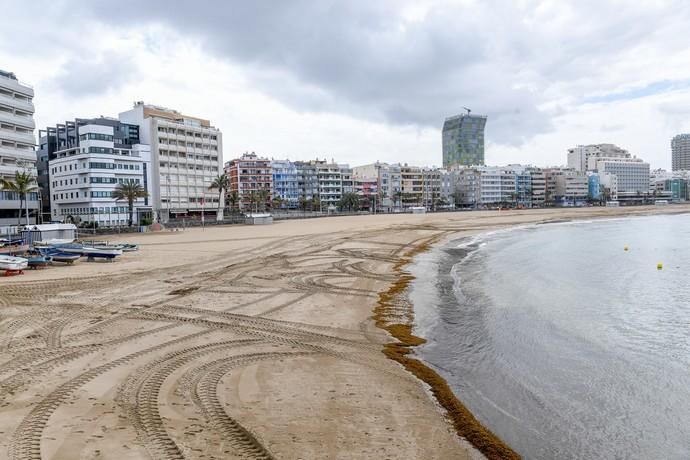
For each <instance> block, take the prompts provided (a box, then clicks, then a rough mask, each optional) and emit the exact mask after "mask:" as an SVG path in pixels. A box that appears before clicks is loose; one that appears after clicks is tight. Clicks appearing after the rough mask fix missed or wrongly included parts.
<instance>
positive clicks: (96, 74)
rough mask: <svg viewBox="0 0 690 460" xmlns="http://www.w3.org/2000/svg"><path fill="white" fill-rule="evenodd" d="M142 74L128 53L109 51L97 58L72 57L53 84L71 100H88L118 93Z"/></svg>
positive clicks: (52, 81)
mask: <svg viewBox="0 0 690 460" xmlns="http://www.w3.org/2000/svg"><path fill="white" fill-rule="evenodd" d="M138 72H139V71H138V68H137V66H136V64H135V63H134V62H133V61H132V60H131V56H129V55H128V53H127V52H126V51H106V52H102V53H100V54H99V55H98V56H97V57H91V56H89V57H81V56H73V57H71V58H70V59H68V60H67V61H66V62H65V63H64V64H63V65H62V67H61V68H60V70H59V71H58V72H57V74H56V75H55V76H54V77H53V78H52V79H51V81H50V83H51V84H52V85H54V86H57V87H59V88H60V89H61V90H62V91H63V92H64V93H66V95H67V96H73V97H85V96H92V95H95V94H101V93H103V92H104V91H109V90H115V89H118V88H120V87H122V86H124V85H125V84H126V83H127V82H129V81H131V80H132V79H135V78H137V75H138Z"/></svg>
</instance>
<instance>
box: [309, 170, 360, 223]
mask: <svg viewBox="0 0 690 460" xmlns="http://www.w3.org/2000/svg"><path fill="white" fill-rule="evenodd" d="M309 164H310V165H311V166H313V167H314V169H315V170H316V177H317V183H318V199H319V208H320V209H321V210H333V209H335V208H337V207H338V204H339V203H340V199H341V198H342V196H343V173H344V175H345V176H346V179H345V184H346V190H348V191H350V192H351V191H353V189H354V185H353V182H352V170H351V169H350V168H349V167H348V166H346V165H339V164H337V163H335V162H334V161H331V162H330V163H328V162H327V161H326V160H319V159H316V160H312V161H310V162H309Z"/></svg>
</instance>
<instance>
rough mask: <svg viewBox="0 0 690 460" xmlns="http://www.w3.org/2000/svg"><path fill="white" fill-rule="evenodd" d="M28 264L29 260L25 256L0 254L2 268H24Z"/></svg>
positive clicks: (0, 267) (0, 266) (0, 268)
mask: <svg viewBox="0 0 690 460" xmlns="http://www.w3.org/2000/svg"><path fill="white" fill-rule="evenodd" d="M28 266H29V261H28V260H27V259H25V258H23V257H10V256H2V255H0V270H24V269H26V268H27V267H28Z"/></svg>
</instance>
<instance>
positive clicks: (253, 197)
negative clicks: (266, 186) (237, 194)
mask: <svg viewBox="0 0 690 460" xmlns="http://www.w3.org/2000/svg"><path fill="white" fill-rule="evenodd" d="M258 203H259V194H258V193H257V192H256V190H252V191H251V193H249V212H252V206H253V207H254V212H259V211H258V209H257V207H258Z"/></svg>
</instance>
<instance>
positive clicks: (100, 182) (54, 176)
mask: <svg viewBox="0 0 690 460" xmlns="http://www.w3.org/2000/svg"><path fill="white" fill-rule="evenodd" d="M78 130H79V144H78V145H76V146H73V147H69V148H66V149H63V150H59V151H57V152H55V155H56V158H54V159H52V160H50V161H49V162H48V168H49V169H50V193H51V201H50V203H51V218H52V220H60V221H65V220H66V219H67V218H68V216H73V217H79V219H80V220H81V221H82V222H97V223H98V225H99V226H101V227H102V226H117V225H126V224H127V223H128V220H129V204H128V203H127V201H126V200H124V201H123V200H116V199H115V198H113V196H112V195H113V192H114V191H115V190H116V189H117V187H118V184H122V183H124V182H125V181H127V180H131V181H134V182H137V183H140V184H141V186H142V188H143V189H144V190H146V191H147V192H149V193H150V187H149V184H151V179H152V177H151V154H150V150H149V146H148V145H143V144H135V145H131V146H126V147H125V146H120V147H119V148H116V144H115V142H114V140H113V135H114V128H113V126H102V125H85V126H79V128H78ZM143 217H152V208H151V199H150V197H146V198H140V199H138V200H136V201H135V203H134V214H133V220H134V223H135V224H136V223H138V222H140V221H141V219H142V218H143Z"/></svg>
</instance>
